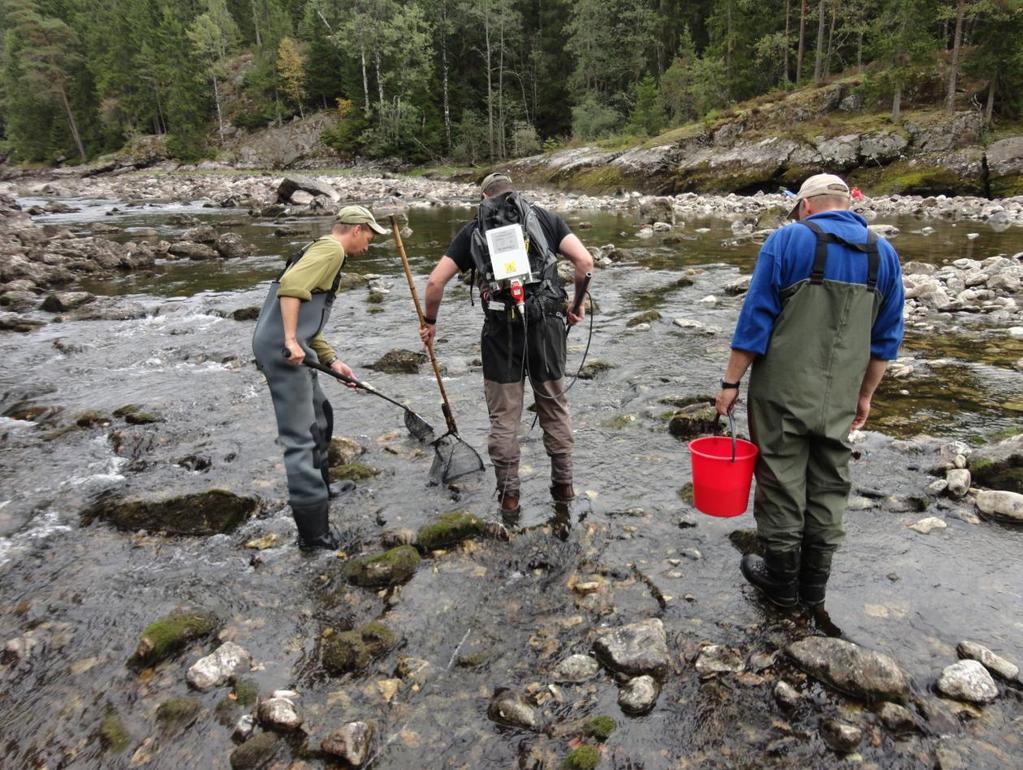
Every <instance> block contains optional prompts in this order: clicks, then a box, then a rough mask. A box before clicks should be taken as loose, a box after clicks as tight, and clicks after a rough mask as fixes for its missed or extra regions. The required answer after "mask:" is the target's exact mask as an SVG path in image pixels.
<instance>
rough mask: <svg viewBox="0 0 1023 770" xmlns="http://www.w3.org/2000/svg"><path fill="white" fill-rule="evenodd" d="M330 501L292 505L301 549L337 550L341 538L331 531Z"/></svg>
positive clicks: (292, 513)
mask: <svg viewBox="0 0 1023 770" xmlns="http://www.w3.org/2000/svg"><path fill="white" fill-rule="evenodd" d="M328 507H329V506H328V503H327V501H326V500H324V501H323V502H322V503H314V504H313V505H292V506H291V515H292V516H294V517H295V526H296V527H297V528H298V548H299V550H301V551H314V550H316V549H317V548H327V549H329V550H332V551H333V550H337V547H338V545H339V543H340V538H339V537H338V535H337V533H335V532H333V531H331V528H330V518H329V515H328Z"/></svg>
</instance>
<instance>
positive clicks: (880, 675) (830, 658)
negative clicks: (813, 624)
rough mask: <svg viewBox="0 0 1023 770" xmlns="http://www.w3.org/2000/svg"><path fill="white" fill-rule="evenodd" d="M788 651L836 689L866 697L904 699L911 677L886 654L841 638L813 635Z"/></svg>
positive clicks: (802, 666)
mask: <svg viewBox="0 0 1023 770" xmlns="http://www.w3.org/2000/svg"><path fill="white" fill-rule="evenodd" d="M785 652H786V653H787V654H788V655H789V657H791V658H792V659H793V660H795V662H796V664H797V665H798V666H799V667H800V668H801V669H803V670H804V671H806V672H807V673H808V674H810V675H811V676H813V677H816V678H817V679H820V680H821V681H822V682H824V683H825V684H828V685H830V686H831V687H834V688H835V689H836V690H840V691H842V692H846V693H849V694H851V695H854V696H856V697H861V698H865V699H867V700H895V701H900V700H905V699H906V698H907V697H908V696H909V676H908V675H907V674H906V673H905V672H904V671H903V670H902V669H901V668H899V665H898V664H897V663H896V662H895V661H894V660H893V659H892V658H890V657H889V656H887V655H885V654H884V653H880V652H875V651H873V650H866V649H864V648H862V647H860V646H859V645H856V644H853V643H852V642H847V641H844V640H842V639H832V638H829V637H825V636H813V637H809V638H807V639H802V640H800V641H798V642H793V643H792V644H790V645H789V646H788V647H786V648H785Z"/></svg>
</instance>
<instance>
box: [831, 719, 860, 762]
mask: <svg viewBox="0 0 1023 770" xmlns="http://www.w3.org/2000/svg"><path fill="white" fill-rule="evenodd" d="M821 739H822V740H823V741H824V743H826V744H827V745H828V746H829V747H830V748H832V749H834V750H835V751H837V752H838V753H839V754H848V753H849V752H851V751H853V750H855V749H856V747H857V746H859V745H860V741H861V740H862V739H863V731H862V730H860V728H858V727H855V726H854V725H850V724H847V723H845V722H841V721H839V720H837V719H825V720H824V721H823V722H822V723H821Z"/></svg>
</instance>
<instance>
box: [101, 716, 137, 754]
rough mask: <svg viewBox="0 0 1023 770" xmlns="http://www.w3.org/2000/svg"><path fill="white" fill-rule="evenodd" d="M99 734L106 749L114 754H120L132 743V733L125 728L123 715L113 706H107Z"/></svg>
mask: <svg viewBox="0 0 1023 770" xmlns="http://www.w3.org/2000/svg"><path fill="white" fill-rule="evenodd" d="M97 735H98V736H99V742H100V745H102V746H103V748H104V750H106V751H109V752H112V753H114V754H120V753H121V752H122V751H124V750H125V749H127V748H128V746H130V745H131V735H130V734H129V733H128V731H127V729H125V727H124V722H123V721H122V720H121V715H120V714H118V713H117V709H115V708H113V707H109V708H107V710H106V713H105V714H104V715H103V720H102V721H101V722H100V723H99V730H98V731H97Z"/></svg>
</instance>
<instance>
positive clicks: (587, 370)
mask: <svg viewBox="0 0 1023 770" xmlns="http://www.w3.org/2000/svg"><path fill="white" fill-rule="evenodd" d="M614 368H615V366H614V364H609V363H608V362H607V361H599V360H597V361H590V362H589V363H588V364H586V365H585V366H584V367H583V368H582V371H580V372H579V379H580V380H592V379H594V378H596V376H597V375H598V374H603V373H604V372H607V371H610V370H611V369H614Z"/></svg>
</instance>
